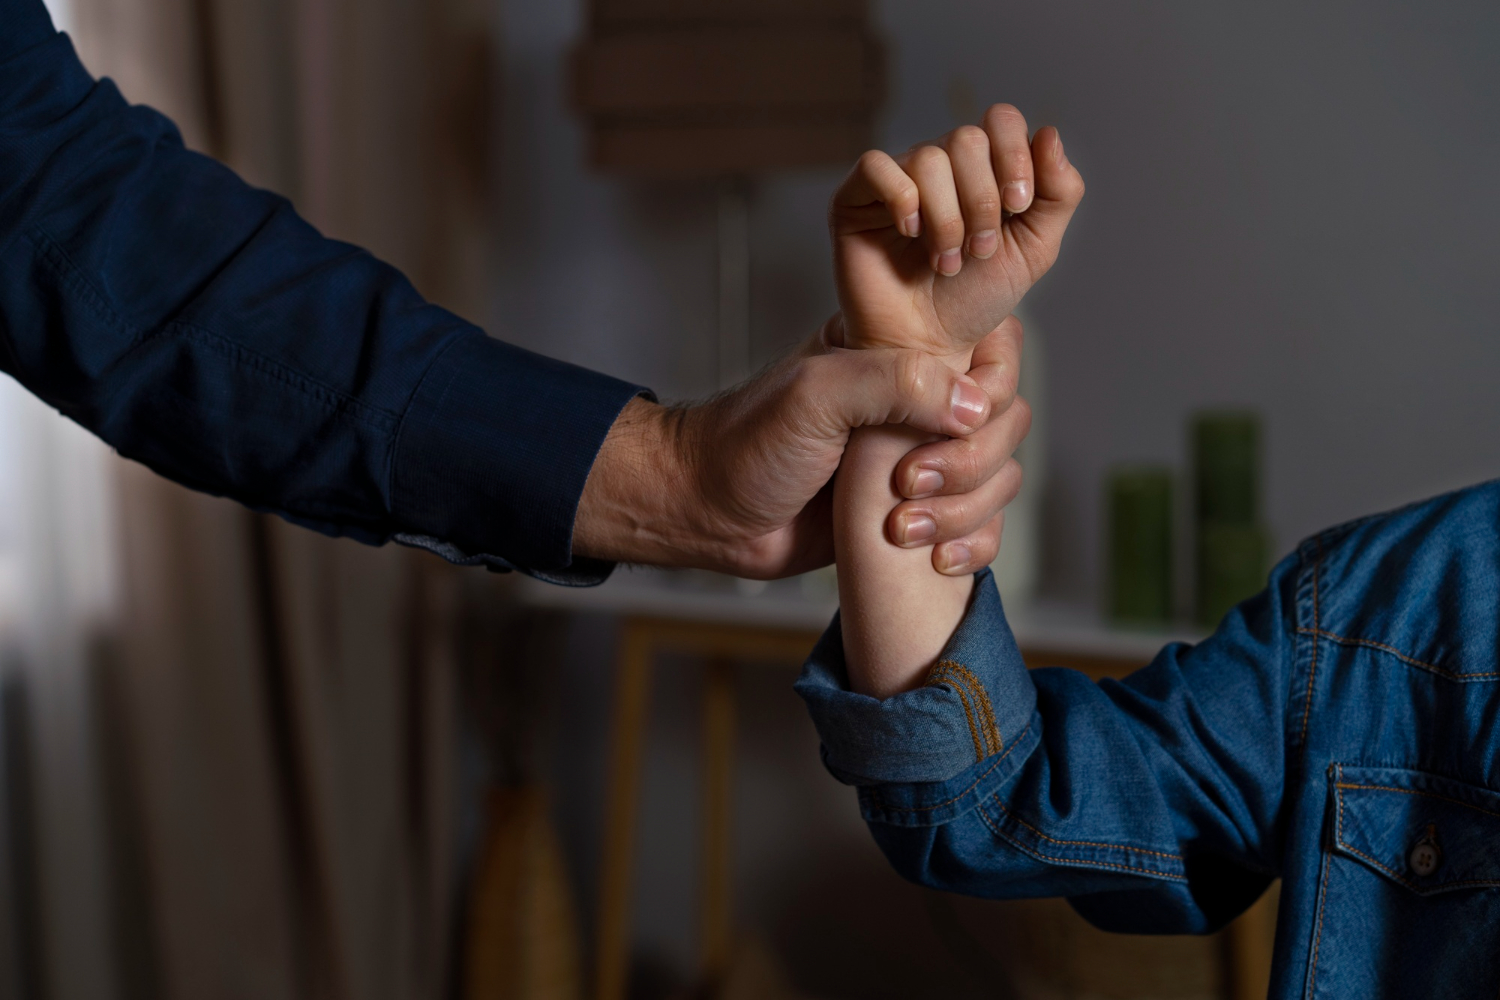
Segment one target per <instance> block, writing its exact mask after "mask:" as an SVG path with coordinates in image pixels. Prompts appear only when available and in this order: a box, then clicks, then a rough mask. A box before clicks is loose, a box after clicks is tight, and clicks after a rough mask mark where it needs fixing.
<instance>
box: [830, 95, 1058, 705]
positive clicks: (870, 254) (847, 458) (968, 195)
mask: <svg viewBox="0 0 1500 1000" xmlns="http://www.w3.org/2000/svg"><path fill="white" fill-rule="evenodd" d="M1082 197H1083V178H1082V177H1081V176H1080V175H1079V173H1078V171H1077V170H1076V169H1074V167H1073V166H1072V164H1070V163H1069V162H1068V159H1067V157H1066V156H1065V155H1064V153H1063V148H1062V141H1061V139H1060V138H1059V137H1058V134H1057V130H1056V129H1052V128H1044V129H1041V130H1039V131H1038V132H1037V133H1036V135H1035V136H1034V137H1030V138H1028V132H1027V127H1026V122H1025V119H1024V118H1022V117H1021V115H1020V113H1019V112H1018V111H1017V110H1016V109H1015V108H1013V107H1011V106H1009V105H996V106H994V107H992V108H990V109H989V111H988V112H987V113H986V114H985V117H984V120H983V122H982V123H981V125H980V126H977V127H976V126H967V127H964V128H960V129H956V130H954V131H953V132H950V133H948V134H947V135H946V136H943V137H942V138H941V139H938V140H935V141H934V142H931V143H925V144H922V145H920V146H916V147H914V148H913V149H911V150H909V151H908V152H906V153H905V154H902V155H901V156H899V157H894V158H893V157H891V156H888V155H886V154H885V153H880V152H871V153H867V154H865V155H864V156H863V157H862V158H861V159H860V162H859V164H858V165H857V166H856V167H855V168H854V170H853V172H851V173H850V175H849V177H848V178H847V179H846V180H845V181H844V183H843V185H842V186H841V187H840V188H839V190H838V192H837V193H836V194H835V195H834V198H833V202H832V205H831V207H830V210H829V224H830V229H831V231H832V235H833V246H834V269H835V275H836V280H837V285H838V292H839V304H840V306H841V309H842V315H843V320H844V340H843V343H844V344H845V345H846V346H849V347H855V348H874V349H879V350H889V349H893V348H895V349H900V348H916V349H919V350H921V351H923V352H924V353H926V354H928V355H929V356H931V357H933V358H935V359H938V360H940V361H941V362H942V363H944V364H945V365H947V366H949V367H950V368H951V369H952V370H954V371H967V370H969V369H970V367H971V365H972V364H974V363H975V362H977V361H984V362H986V363H989V364H997V365H999V366H1000V367H1002V368H1003V369H1004V370H1005V372H1006V377H1007V378H1008V380H1009V386H1010V394H1009V397H1010V398H1012V399H1014V402H1013V403H1010V404H1009V405H1006V406H1004V408H1003V409H999V408H997V413H996V415H995V416H994V417H993V418H992V419H991V420H990V421H989V422H988V424H987V427H988V428H989V430H990V434H991V435H992V441H993V444H994V446H995V447H996V449H997V450H1003V452H1004V453H1005V454H1006V455H1007V456H1009V454H1010V452H1011V451H1013V450H1014V448H1015V446H1016V445H1017V444H1019V443H1020V441H1021V439H1022V438H1023V437H1025V434H1026V431H1027V429H1028V427H1029V426H1030V420H1031V417H1030V410H1029V409H1028V408H1027V406H1026V404H1025V401H1024V400H1022V399H1020V398H1019V397H1015V396H1014V386H1015V376H1016V369H1017V365H1018V363H1019V359H1020V349H1021V329H1020V324H1019V323H1017V322H1016V321H1015V320H1014V319H1013V318H1009V317H1010V313H1011V311H1012V310H1013V309H1014V308H1015V307H1016V305H1017V304H1018V303H1019V302H1020V300H1021V298H1022V296H1024V295H1025V294H1026V292H1027V291H1028V290H1029V289H1030V288H1031V286H1032V285H1033V284H1034V283H1035V282H1036V281H1037V280H1038V279H1039V278H1041V276H1042V275H1043V274H1045V273H1046V272H1047V270H1048V269H1050V268H1051V266H1052V264H1053V263H1054V262H1055V261H1056V259H1057V254H1058V250H1059V248H1060V246H1061V243H1062V237H1063V233H1064V231H1065V230H1066V229H1067V225H1068V221H1069V220H1070V219H1071V218H1072V215H1073V212H1074V210H1075V209H1076V208H1077V206H1078V203H1079V201H1080V200H1081V199H1082ZM981 352H982V353H981ZM1002 395H1003V394H1002ZM924 441H929V442H933V443H929V444H926V445H925V447H926V448H928V449H934V448H940V447H948V446H951V444H952V442H946V441H942V440H941V439H940V438H939V436H938V433H933V432H927V433H925V434H924V433H923V432H922V431H921V430H918V429H913V428H908V427H896V426H879V427H865V428H861V429H860V430H858V431H856V432H855V433H854V435H853V436H852V437H851V439H850V441H849V444H848V447H847V449H846V451H845V454H844V459H843V464H842V465H841V466H840V468H839V474H838V478H837V481H836V484H835V489H834V497H833V503H834V548H835V552H836V558H837V562H838V566H839V598H840V606H841V609H842V614H841V619H842V628H843V639H844V652H845V660H846V663H847V665H848V670H849V683H850V686H851V687H852V688H853V689H854V690H855V691H859V692H861V693H864V694H869V695H872V696H874V697H878V698H887V697H890V696H892V695H895V694H899V693H901V692H903V691H908V690H911V689H912V688H914V687H917V686H919V685H920V684H922V683H923V681H924V680H925V679H926V677H927V674H928V672H929V671H930V670H931V668H932V666H933V664H934V663H935V661H936V660H937V658H938V656H939V654H940V653H941V651H942V649H943V647H944V645H946V643H947V642H948V640H949V638H951V636H952V634H953V631H954V629H955V628H956V627H957V626H958V623H959V621H960V620H961V619H962V617H963V614H964V611H965V609H966V608H967V605H968V602H969V599H970V597H971V594H972V591H973V577H972V575H969V574H968V573H964V574H956V575H955V574H951V573H943V572H940V571H938V570H937V569H936V568H935V566H937V565H938V563H937V561H935V560H933V559H931V558H929V557H928V554H927V553H926V552H925V551H924V550H922V549H920V548H912V547H910V546H911V545H912V544H913V537H914V536H917V537H918V539H919V540H920V539H932V538H933V537H934V530H933V528H934V524H935V522H934V519H933V517H932V513H931V511H927V510H924V509H923V508H922V506H921V504H920V503H916V504H914V503H912V502H911V500H910V499H908V498H910V497H911V496H912V494H913V492H914V491H915V492H920V489H921V484H920V482H919V481H918V478H917V477H920V476H921V474H922V472H923V471H924V470H923V468H922V464H923V463H922V461H921V460H920V459H918V460H916V461H913V460H912V459H911V458H910V455H911V454H914V453H913V451H912V449H913V448H914V447H917V446H919V445H923V442H924ZM904 456H905V457H904ZM1020 478H1021V477H1020V469H1019V467H1018V466H1017V465H1016V463H1015V462H1014V461H1013V460H1010V461H1007V462H1005V463H1004V464H1002V466H1001V468H1000V469H999V470H998V471H997V472H996V474H995V475H994V476H992V477H990V479H989V480H987V482H986V483H985V486H984V487H983V489H984V490H985V491H986V493H987V497H988V499H989V501H990V502H989V503H988V504H985V503H976V506H977V507H981V508H983V509H985V510H990V509H993V510H994V511H995V513H994V514H993V515H992V517H993V520H992V522H991V524H992V525H993V531H994V536H995V537H996V538H998V537H999V534H1000V528H1001V517H1002V515H1001V513H1000V510H1001V509H1002V508H1003V507H1004V505H1005V504H1006V503H1008V502H1009V501H1010V500H1011V499H1012V498H1014V496H1015V493H1016V492H1017V491H1018V490H1019V488H1020ZM893 507H894V508H895V509H894V510H893ZM966 564H967V561H966ZM976 568H977V567H976Z"/></svg>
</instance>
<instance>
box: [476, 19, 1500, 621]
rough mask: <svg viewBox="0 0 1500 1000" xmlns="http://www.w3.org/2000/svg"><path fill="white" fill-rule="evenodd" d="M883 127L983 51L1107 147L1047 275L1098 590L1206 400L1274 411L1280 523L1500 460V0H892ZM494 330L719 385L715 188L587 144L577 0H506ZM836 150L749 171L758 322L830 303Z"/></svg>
mask: <svg viewBox="0 0 1500 1000" xmlns="http://www.w3.org/2000/svg"><path fill="white" fill-rule="evenodd" d="M878 17H879V22H880V24H881V25H882V30H883V32H884V34H885V36H886V38H887V40H888V42H889V45H890V51H891V54H892V71H893V72H892V86H891V95H890V100H889V102H888V105H887V110H888V115H887V118H886V122H885V126H884V137H885V145H886V146H887V147H888V148H893V149H894V148H904V147H905V146H906V145H908V144H909V143H911V142H912V141H915V140H917V139H919V138H922V137H925V136H930V135H933V134H935V133H938V132H941V131H943V130H946V129H947V128H949V127H951V126H952V124H954V118H953V114H952V112H951V111H950V105H951V104H952V103H953V101H952V99H951V95H950V90H951V88H952V85H953V84H954V82H955V80H957V79H959V78H962V79H963V80H965V81H966V82H967V84H968V85H969V86H970V87H971V88H972V91H973V93H974V94H975V95H976V96H977V98H978V100H979V102H980V103H984V102H988V101H990V100H1002V99H1003V100H1009V101H1012V102H1014V103H1016V104H1017V105H1019V106H1020V107H1021V108H1022V109H1023V110H1025V111H1026V112H1027V113H1028V114H1029V115H1030V116H1031V117H1032V120H1033V123H1034V124H1041V123H1046V122H1051V123H1054V124H1057V125H1058V126H1060V128H1061V129H1062V133H1063V136H1064V139H1065V141H1066V143H1067V147H1068V152H1069V156H1070V157H1071V158H1072V159H1073V161H1074V162H1075V163H1077V164H1078V165H1079V167H1080V168H1081V169H1082V170H1083V171H1084V173H1085V176H1086V177H1087V178H1088V183H1089V195H1088V198H1087V199H1086V200H1085V203H1084V206H1083V208H1082V210H1081V212H1080V215H1079V217H1078V220H1077V222H1076V224H1075V229H1074V232H1073V233H1072V234H1071V236H1070V239H1069V242H1068V244H1067V246H1066V249H1065V253H1064V257H1063V260H1062V262H1061V264H1060V265H1059V267H1058V268H1057V269H1056V270H1055V271H1054V272H1053V274H1052V275H1051V276H1050V277H1049V278H1048V279H1047V280H1046V281H1045V282H1044V284H1043V285H1042V286H1041V287H1040V288H1038V289H1037V291H1036V293H1035V295H1034V296H1033V298H1032V299H1031V300H1030V302H1029V308H1030V310H1031V313H1032V315H1033V317H1034V318H1035V319H1036V321H1037V322H1038V323H1039V324H1040V325H1042V326H1044V327H1045V329H1046V331H1047V333H1048V336H1049V338H1050V343H1051V345H1052V351H1051V357H1050V358H1049V361H1050V372H1049V379H1050V385H1049V389H1050V390H1051V403H1052V406H1051V413H1050V418H1051V432H1050V433H1051V437H1050V441H1049V449H1050V460H1051V469H1052V472H1053V474H1052V476H1051V480H1052V483H1053V488H1052V489H1051V491H1050V495H1049V497H1048V507H1049V524H1050V530H1049V534H1048V540H1047V546H1046V550H1045V558H1046V563H1047V565H1046V570H1045V572H1046V581H1047V587H1048V589H1049V590H1050V591H1051V592H1052V593H1053V594H1055V595H1057V596H1060V597H1063V598H1066V599H1071V600H1077V601H1084V600H1092V598H1093V595H1094V593H1095V589H1096V587H1097V583H1098V574H1099V559H1098V550H1099V548H1100V538H1099V530H1098V529H1099V521H1100V515H1099V509H1098V499H1099V494H1100V483H1101V480H1102V476H1103V474H1104V470H1105V468H1106V467H1107V466H1108V465H1109V464H1110V463H1111V462H1115V461H1123V460H1133V459H1143V458H1146V459H1164V460H1168V461H1173V462H1177V463H1179V464H1180V463H1181V462H1182V461H1183V458H1184V455H1183V448H1184V433H1183V428H1184V424H1185V419H1186V415H1187V414H1188V413H1189V412H1190V411H1191V410H1193V409H1194V408H1195V407H1198V406H1202V405H1212V404H1228V403H1233V404H1250V405H1254V406H1256V407H1259V408H1260V409H1261V410H1262V411H1263V412H1264V413H1265V414H1266V418H1267V433H1268V444H1269V465H1268V472H1267V479H1268V483H1267V490H1268V492H1267V514H1268V519H1269V521H1270V524H1271V527H1272V528H1273V530H1274V532H1275V534H1276V538H1277V541H1278V545H1279V547H1280V549H1282V550H1286V549H1288V548H1289V547H1290V546H1291V545H1293V544H1294V543H1295V541H1296V540H1297V539H1298V538H1299V537H1301V536H1303V535H1305V534H1306V533H1308V532H1310V531H1313V530H1316V529H1317V528H1319V527H1322V526H1324V525H1326V524H1330V523H1333V522H1336V521H1338V520H1341V519H1344V518H1348V517H1352V516H1355V515H1358V514H1360V513H1363V512H1367V511H1371V510H1375V509H1379V508H1382V507H1386V506H1390V505H1393V504H1398V503H1401V502H1404V501H1407V500H1412V499H1416V498H1418V497H1421V496H1424V495H1427V494H1430V493H1432V492H1435V491H1439V490H1443V489H1447V488H1450V487H1453V486H1457V485H1460V484H1463V483H1467V482H1472V481H1476V480H1480V479H1483V478H1487V477H1490V476H1494V475H1496V474H1500V434H1496V433H1495V430H1496V428H1497V427H1500V391H1497V387H1496V373H1497V372H1500V336H1497V335H1496V323H1495V317H1496V315H1497V314H1500V281H1497V280H1496V277H1495V275H1496V272H1497V271H1500V268H1497V264H1500V242H1497V234H1500V195H1497V194H1496V190H1495V178H1496V177H1500V62H1497V60H1495V58H1494V52H1495V51H1496V47H1497V45H1500V8H1496V7H1494V5H1492V4H1485V3H1482V2H1478V0H1468V2H1460V3H1441V4H1423V5H1412V4H1407V3H1398V2H1395V0H1377V2H1373V3H1371V2H1367V3H1361V4H1356V3H1352V2H1342V3H1330V4H1319V5H1294V4H1290V3H1284V2H1274V3H1269V4H1257V5H1253V6H1249V5H1237V6H1233V7H1231V6H1230V5H1209V4H1201V3H1187V2H1182V3H1171V4H1168V3H1153V4H1128V5H1114V4H1102V3H1097V2H1094V3H1087V2H1083V0H1054V2H1052V3H1048V4H1021V3H994V2H959V0H926V2H922V3H915V2H909V3H896V2H889V0H888V2H885V3H882V4H880V5H879V13H878ZM503 20H504V29H503V30H504V45H505V53H504V63H505V68H506V72H505V78H504V81H503V89H504V94H503V100H504V116H505V118H504V124H503V136H504V149H503V180H504V183H505V185H506V187H505V195H504V198H503V204H502V206H501V216H500V218H501V220H502V227H501V229H502V242H503V255H502V261H501V266H500V268H499V274H498V275H497V280H496V292H495V295H496V304H497V311H498V314H499V315H500V317H501V320H500V323H499V328H500V332H501V335H502V336H506V337H509V338H511V339H514V340H516V341H518V342H520V343H523V344H526V345H528V346H531V347H534V348H537V349H539V350H543V351H546V352H548V353H552V354H555V355H557V356H560V357H565V358H568V359H571V360H576V361H580V362H583V363H587V364H590V365H592V366H595V367H599V368H603V369H605V370H607V371H611V372H615V373H617V374H620V375H623V376H625V377H628V378H633V379H639V380H642V381H645V382H648V383H650V384H652V385H653V386H655V387H657V388H658V389H659V390H660V391H662V392H663V393H665V394H667V395H673V396H683V395H692V394H696V393H700V392H703V391H706V390H707V389H709V388H710V387H711V381H712V372H713V365H714V357H713V331H714V312H713V310H714V297H713V295H714V285H713V280H714V270H713V269H714V245H713V225H714V214H713V212H714V202H713V192H712V190H711V189H710V188H708V187H706V186H692V187H688V188H685V189H683V188H679V189H674V188H672V187H670V186H666V185H655V186H652V185H641V184H638V183H636V184H632V183H628V182H624V181H620V180H616V179H610V178H599V177H594V176H590V175H589V173H588V172H587V171H586V169H585V168H584V167H583V166H582V158H583V146H582V132H581V130H580V129H579V127H578V125H577V123H576V121H575V119H574V117H573V116H572V114H571V113H570V111H569V110H568V108H567V106H566V92H565V87H564V77H563V63H562V56H563V54H564V52H565V50H566V46H567V45H568V43H569V42H570V41H571V40H572V39H573V38H574V37H575V35H576V33H577V30H578V23H579V14H578V10H577V5H576V3H560V2H547V3H542V2H539V0H524V2H523V0H510V2H509V3H508V4H506V5H505V12H504V18H503ZM838 174H839V172H838V171H826V172H814V173H810V174H807V175H803V176H797V177H789V178H778V179H774V180H770V181H766V182H763V183H762V184H761V185H760V186H759V188H758V190H757V193H756V196H755V207H754V215H753V221H752V226H753V231H754V238H755V241H756V257H755V268H756V270H755V277H754V326H755V332H756V337H757V344H758V354H759V356H760V357H762V358H764V357H766V356H768V355H769V352H770V351H772V350H773V349H774V348H775V347H776V346H778V345H779V344H782V343H786V342H788V341H790V340H793V339H795V338H797V337H800V336H802V335H803V334H805V333H806V332H807V331H809V330H810V329H811V328H812V327H813V326H814V325H815V324H816V323H817V322H818V320H819V319H821V318H822V316H824V315H825V314H826V313H827V312H828V311H829V310H830V309H831V308H832V307H833V297H832V293H831V289H830V286H829V282H828V278H827V273H826V272H827V264H826V239H825V236H824V232H823V219H822V210H823V202H824V200H825V198H826V196H827V193H828V191H829V190H830V189H831V188H832V186H833V185H834V184H835V183H836V182H837V179H838Z"/></svg>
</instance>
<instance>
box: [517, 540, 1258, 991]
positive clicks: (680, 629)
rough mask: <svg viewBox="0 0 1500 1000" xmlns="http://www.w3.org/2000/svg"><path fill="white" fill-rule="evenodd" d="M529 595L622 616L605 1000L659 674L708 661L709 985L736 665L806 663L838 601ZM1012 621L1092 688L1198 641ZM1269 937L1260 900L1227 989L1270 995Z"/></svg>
mask: <svg viewBox="0 0 1500 1000" xmlns="http://www.w3.org/2000/svg"><path fill="white" fill-rule="evenodd" d="M521 599H522V601H524V602H525V603H528V604H532V605H535V606H542V607H550V608H560V609H568V610H574V611H592V612H601V613H610V614H615V615H619V616H621V619H622V630H621V635H620V644H619V652H618V658H617V670H616V677H615V694H614V701H613V710H612V712H613V719H612V723H611V726H612V729H611V742H610V748H611V750H610V760H609V786H608V792H607V795H608V801H607V803H606V813H605V835H604V846H603V858H602V865H601V873H600V889H599V913H598V922H597V928H596V940H595V968H594V974H595V979H594V998H595V1000H624V997H625V989H626V979H627V973H628V965H629V954H630V904H631V892H632V874H633V873H632V863H633V859H634V852H635V831H636V804H637V800H638V798H639V792H640V779H641V774H640V771H641V754H642V747H643V745H644V742H645V734H646V726H647V719H648V715H649V712H648V703H649V696H650V688H651V673H652V666H653V664H654V662H655V660H656V658H657V657H658V656H659V655H661V654H663V653H679V654H681V653H685V654H688V655H691V656H695V657H698V658H700V659H701V660H702V661H703V663H704V665H705V671H706V676H705V684H704V690H703V703H702V709H701V710H702V713H703V728H702V732H703V737H702V738H703V748H702V752H703V763H704V767H703V789H702V816H701V826H700V832H699V835H700V838H701V843H702V851H701V853H700V858H701V861H700V872H699V889H698V892H699V913H700V920H699V928H700V933H699V943H698V951H699V966H700V967H699V973H700V977H701V979H700V981H701V982H704V983H713V982H716V981H717V980H718V978H719V977H720V976H721V975H722V974H723V972H724V971H725V968H726V965H727V963H728V961H729V957H730V946H731V940H732V931H733V928H732V921H731V905H730V903H731V884H730V881H731V880H730V870H731V858H730V845H731V842H732V828H733V816H732V809H731V797H732V795H731V793H732V789H733V781H734V758H733V751H734V738H735V694H734V685H733V669H732V668H733V664H734V663H736V662H756V663H788V664H800V663H801V662H802V661H803V660H804V659H806V657H807V653H808V651H809V650H810V649H811V648H812V646H813V643H814V642H815V641H816V640H817V638H818V636H819V635H820V634H821V633H822V631H823V630H824V629H825V628H826V627H827V625H828V622H829V620H830V619H831V618H832V616H833V612H834V611H835V610H836V609H837V607H838V604H837V600H836V598H835V597H834V596H833V595H832V594H822V593H819V592H818V591H817V590H813V591H812V592H811V593H809V588H808V587H807V586H806V585H805V584H803V583H800V582H799V581H795V580H793V581H779V582H777V583H774V584H769V585H765V584H749V583H748V582H746V581H733V580H730V579H728V578H725V577H718V576H716V575H714V574H707V573H669V572H663V571H659V570H634V571H630V570H621V571H619V572H617V573H616V574H615V575H614V577H613V578H611V580H610V581H609V582H608V583H606V584H605V585H603V586H602V587H595V588H588V589H568V588H562V587H551V586H547V585H544V584H538V583H536V582H535V581H525V583H523V584H522V587H521ZM1007 618H1008V620H1009V621H1010V625H1011V629H1012V631H1013V632H1014V633H1015V636H1016V641H1017V642H1018V643H1019V645H1020V646H1021V650H1022V655H1023V656H1024V657H1025V659H1026V663H1027V665H1028V666H1041V665H1047V666H1062V667H1070V668H1073V669H1077V670H1081V671H1083V672H1084V673H1086V674H1088V675H1089V676H1090V677H1091V678H1093V679H1095V680H1098V679H1101V678H1104V677H1122V676H1124V675H1125V674H1127V673H1130V672H1131V671H1133V670H1135V669H1137V668H1139V667H1141V666H1143V665H1144V664H1146V663H1147V662H1149V661H1150V659H1151V658H1152V657H1153V656H1154V655H1155V654H1156V652H1157V651H1158V650H1159V649H1160V648H1161V647H1162V646H1163V645H1164V644H1165V643H1167V642H1170V641H1172V640H1174V639H1185V640H1188V641H1193V640H1196V639H1198V638H1200V637H1201V636H1199V635H1198V634H1196V633H1195V632H1193V631H1192V630H1191V629H1183V630H1174V631H1164V632H1136V631H1123V630H1119V629H1113V628H1110V627H1108V626H1106V625H1105V624H1104V623H1102V622H1101V621H1099V620H1098V619H1097V618H1096V617H1095V616H1093V615H1090V614H1088V613H1086V612H1083V611H1080V610H1078V609H1069V608H1064V607H1048V606H1045V605H1038V606H1030V607H1013V608H1008V609H1007ZM1270 934H1271V918H1269V917H1268V915H1267V911H1266V907H1265V906H1260V905H1258V906H1257V907H1256V908H1255V909H1253V910H1252V911H1250V912H1249V913H1247V914H1246V915H1245V916H1244V917H1242V918H1241V919H1240V920H1239V921H1237V922H1236V923H1235V925H1234V926H1233V927H1231V928H1230V931H1229V934H1228V938H1227V941H1228V949H1227V951H1228V954H1226V956H1225V961H1226V963H1227V969H1226V970H1225V971H1226V974H1225V980H1226V982H1227V983H1229V984H1230V996H1231V998H1232V1000H1251V998H1256V1000H1259V998H1262V997H1264V996H1265V995H1266V989H1267V986H1268V981H1269V980H1268V977H1269V968H1270V941H1271V938H1270Z"/></svg>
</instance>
